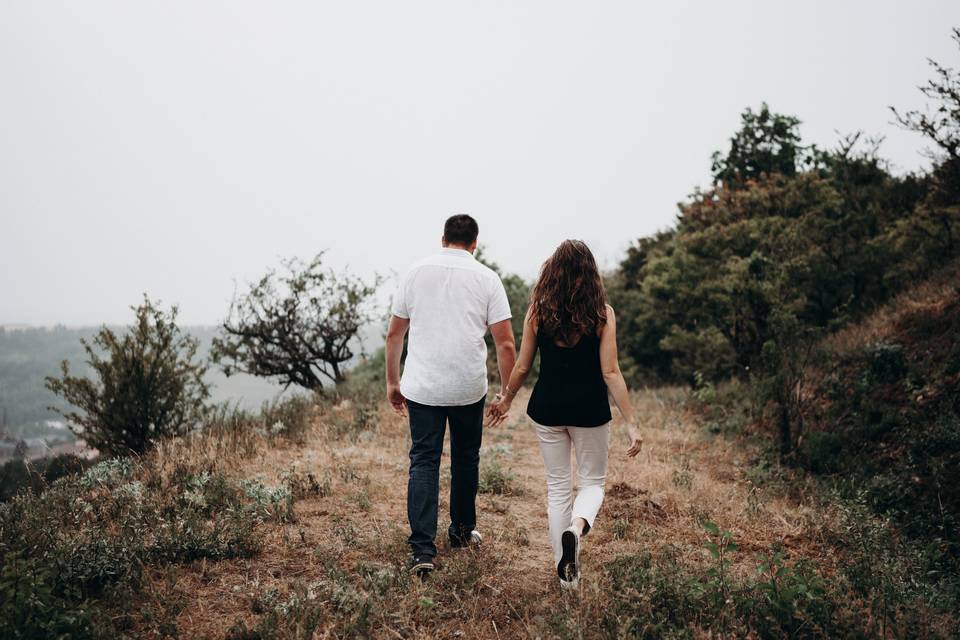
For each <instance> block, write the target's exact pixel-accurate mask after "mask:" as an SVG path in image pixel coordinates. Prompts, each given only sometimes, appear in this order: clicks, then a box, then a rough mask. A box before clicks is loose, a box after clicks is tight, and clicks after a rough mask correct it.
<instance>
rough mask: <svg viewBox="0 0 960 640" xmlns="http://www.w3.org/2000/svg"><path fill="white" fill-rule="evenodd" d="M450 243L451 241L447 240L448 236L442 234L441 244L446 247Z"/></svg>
mask: <svg viewBox="0 0 960 640" xmlns="http://www.w3.org/2000/svg"><path fill="white" fill-rule="evenodd" d="M449 245H450V243H449V242H447V236H440V246H441V247H444V248H446V247H448V246H449Z"/></svg>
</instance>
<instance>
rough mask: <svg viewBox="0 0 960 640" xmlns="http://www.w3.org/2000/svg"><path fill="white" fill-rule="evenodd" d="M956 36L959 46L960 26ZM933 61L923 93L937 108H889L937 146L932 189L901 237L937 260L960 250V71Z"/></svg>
mask: <svg viewBox="0 0 960 640" xmlns="http://www.w3.org/2000/svg"><path fill="white" fill-rule="evenodd" d="M953 40H954V42H956V43H957V46H958V47H960V29H956V28H955V29H953ZM928 62H929V63H930V66H931V67H932V68H933V74H934V78H933V79H932V80H928V81H927V83H926V84H925V85H922V86H921V87H920V92H921V93H922V94H923V95H924V96H925V97H926V98H928V99H930V100H932V101H934V103H935V106H934V109H933V111H932V112H931V111H929V110H927V111H924V112H920V111H916V110H911V111H907V112H905V113H901V112H899V111H897V109H896V108H895V107H890V109H891V111H893V114H894V116H895V117H896V119H897V122H898V123H899V124H900V125H901V126H902V127H904V128H905V129H907V130H910V131H915V132H917V133H920V134H922V135H923V136H925V137H926V138H927V139H928V140H930V141H931V142H932V143H933V144H934V148H933V149H931V150H929V151H928V155H929V157H930V158H931V159H932V160H933V161H934V163H935V164H934V167H933V170H932V172H931V174H930V182H931V188H930V191H929V193H928V194H927V197H926V198H925V199H924V201H923V202H922V203H921V204H920V206H918V207H917V209H916V211H914V213H913V215H912V216H910V217H909V218H908V219H905V220H903V221H902V223H901V224H900V225H899V228H898V229H897V234H896V235H897V238H898V239H899V240H900V241H901V243H902V247H903V250H904V251H909V252H912V253H918V254H919V255H923V256H932V257H933V259H932V260H931V262H932V263H934V264H936V263H938V262H942V261H944V260H948V259H950V258H952V257H953V256H955V255H957V253H960V71H956V70H954V69H951V68H949V67H944V66H943V65H941V64H940V63H938V62H936V61H934V60H928Z"/></svg>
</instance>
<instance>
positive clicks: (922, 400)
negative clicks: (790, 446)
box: [800, 269, 960, 559]
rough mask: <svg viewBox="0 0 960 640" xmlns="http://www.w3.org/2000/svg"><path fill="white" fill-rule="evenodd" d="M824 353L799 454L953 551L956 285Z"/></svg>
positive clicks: (958, 401) (958, 354) (959, 459)
mask: <svg viewBox="0 0 960 640" xmlns="http://www.w3.org/2000/svg"><path fill="white" fill-rule="evenodd" d="M951 273H956V269H955V270H953V271H951V272H948V273H947V274H946V276H945V277H949V276H950V274H951ZM830 360H831V364H832V369H831V370H830V372H829V374H827V375H826V376H825V377H824V378H823V380H822V381H820V382H819V384H818V387H817V388H816V389H815V391H816V395H817V396H818V398H820V402H819V404H818V407H817V413H816V414H815V415H814V416H812V417H813V418H814V421H813V422H814V428H813V429H811V431H810V434H809V436H810V437H808V438H807V439H806V441H805V442H804V443H803V445H802V447H801V449H800V453H801V461H802V462H803V463H804V464H805V465H807V466H808V467H809V468H810V469H811V470H813V471H814V472H817V473H830V474H841V477H842V478H844V482H843V483H841V485H840V489H842V490H843V491H844V492H845V494H846V495H856V494H858V493H859V491H860V489H861V488H863V489H864V490H865V491H866V493H865V496H866V500H867V501H868V503H869V504H870V505H871V506H872V507H873V508H874V509H875V510H876V511H877V512H878V513H885V514H889V515H890V516H891V517H893V518H894V519H895V521H896V522H897V523H898V524H899V525H900V526H901V527H902V528H903V530H904V532H906V533H908V534H909V535H913V536H924V537H932V538H939V539H941V540H944V541H949V547H950V548H951V549H952V550H953V551H952V553H953V554H954V556H955V559H960V531H958V525H960V488H958V487H960V387H958V385H957V381H958V380H960V291H957V290H954V291H953V293H952V294H951V293H947V294H946V295H943V294H941V297H938V299H936V300H935V302H932V303H931V302H928V303H926V304H918V303H914V305H913V306H911V307H908V308H906V309H904V310H901V311H900V312H899V314H898V315H897V317H896V318H895V320H893V322H892V326H889V327H888V331H887V335H885V336H884V337H883V338H882V339H881V340H878V341H868V342H866V343H864V344H856V345H851V346H848V347H846V348H844V349H838V351H836V352H834V353H832V354H831V358H830ZM851 480H855V482H850V481H851Z"/></svg>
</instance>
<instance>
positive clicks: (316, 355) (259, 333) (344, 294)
mask: <svg viewBox="0 0 960 640" xmlns="http://www.w3.org/2000/svg"><path fill="white" fill-rule="evenodd" d="M323 253H324V252H320V253H319V254H317V256H316V257H314V258H313V260H311V261H310V262H309V263H307V264H303V263H302V262H301V261H299V260H297V259H291V260H287V261H284V263H283V266H284V268H285V270H286V273H285V274H282V275H277V274H276V272H274V271H272V270H271V271H270V272H268V273H267V275H265V276H264V277H263V278H261V279H260V281H259V282H257V283H255V284H253V285H251V286H250V290H249V291H248V292H247V293H245V294H244V295H242V296H239V297H238V296H236V295H234V298H233V300H232V301H231V303H230V311H229V313H228V315H227V319H226V320H225V321H224V322H223V325H222V328H223V335H222V337H218V338H215V339H214V340H213V348H212V351H211V356H212V358H213V361H214V362H216V363H217V364H220V365H221V366H222V367H223V371H224V373H225V374H226V375H228V376H230V375H232V374H233V373H236V372H242V373H249V374H252V375H255V376H263V377H273V378H277V379H279V381H280V382H281V383H283V384H284V385H285V386H287V387H289V386H290V385H291V384H296V385H299V386H301V387H303V388H305V389H311V390H316V389H321V388H323V382H324V379H326V380H327V381H329V382H332V383H334V384H336V383H338V382H341V381H343V380H344V369H343V364H344V363H345V362H347V361H349V360H350V359H351V358H353V356H354V352H353V347H354V344H355V339H356V337H357V333H358V332H359V330H360V328H361V327H363V326H364V325H366V324H368V323H369V322H371V321H373V320H374V319H376V317H377V316H376V314H375V309H374V300H373V296H374V294H375V293H376V290H377V287H378V286H379V285H380V282H381V279H380V277H379V276H377V277H375V279H374V282H373V283H372V284H368V283H366V282H365V281H364V280H362V279H360V278H358V277H355V276H351V275H349V274H348V273H346V272H344V273H340V274H338V273H335V272H334V271H332V270H330V269H325V268H323V265H322V261H323Z"/></svg>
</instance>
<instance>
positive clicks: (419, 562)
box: [408, 555, 435, 578]
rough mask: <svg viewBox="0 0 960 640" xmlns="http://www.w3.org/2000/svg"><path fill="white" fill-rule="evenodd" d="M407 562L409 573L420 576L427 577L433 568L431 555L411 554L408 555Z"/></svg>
mask: <svg viewBox="0 0 960 640" xmlns="http://www.w3.org/2000/svg"><path fill="white" fill-rule="evenodd" d="M408 564H409V567H408V568H409V569H410V573H414V574H416V575H418V576H420V578H425V577H427V576H428V575H430V572H432V571H433V570H434V569H435V567H434V564H433V556H426V555H413V556H410V561H409V563H408Z"/></svg>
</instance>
